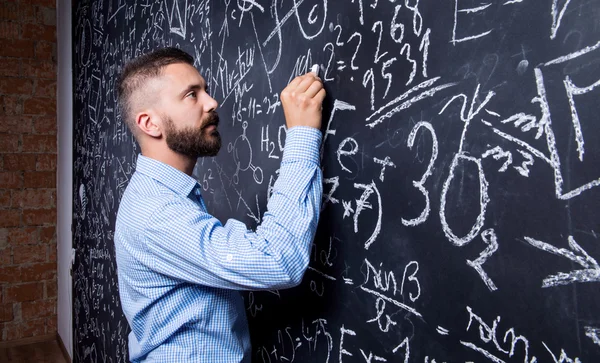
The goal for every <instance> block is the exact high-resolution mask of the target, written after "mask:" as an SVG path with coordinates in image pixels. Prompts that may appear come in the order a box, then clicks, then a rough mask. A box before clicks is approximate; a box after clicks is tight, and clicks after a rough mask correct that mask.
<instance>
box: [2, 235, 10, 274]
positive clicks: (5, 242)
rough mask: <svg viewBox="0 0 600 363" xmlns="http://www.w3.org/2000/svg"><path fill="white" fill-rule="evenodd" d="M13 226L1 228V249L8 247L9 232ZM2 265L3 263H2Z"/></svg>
mask: <svg viewBox="0 0 600 363" xmlns="http://www.w3.org/2000/svg"><path fill="white" fill-rule="evenodd" d="M10 230H11V228H0V249H3V248H6V247H8V232H9V231H10ZM0 266H2V264H1V263H0Z"/></svg>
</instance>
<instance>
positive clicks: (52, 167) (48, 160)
mask: <svg viewBox="0 0 600 363" xmlns="http://www.w3.org/2000/svg"><path fill="white" fill-rule="evenodd" d="M35 170H37V171H56V154H38V155H37V162H36V164H35Z"/></svg>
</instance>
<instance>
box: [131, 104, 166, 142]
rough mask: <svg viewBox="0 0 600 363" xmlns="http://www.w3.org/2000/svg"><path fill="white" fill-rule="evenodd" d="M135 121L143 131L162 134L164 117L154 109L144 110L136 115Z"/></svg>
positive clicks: (154, 134)
mask: <svg viewBox="0 0 600 363" xmlns="http://www.w3.org/2000/svg"><path fill="white" fill-rule="evenodd" d="M135 123H136V124H137V127H138V128H139V129H140V130H141V132H142V133H144V134H146V135H148V136H152V137H161V136H162V119H161V118H160V116H158V114H157V113H156V112H155V111H153V110H144V111H141V112H139V113H138V114H137V115H136V116H135Z"/></svg>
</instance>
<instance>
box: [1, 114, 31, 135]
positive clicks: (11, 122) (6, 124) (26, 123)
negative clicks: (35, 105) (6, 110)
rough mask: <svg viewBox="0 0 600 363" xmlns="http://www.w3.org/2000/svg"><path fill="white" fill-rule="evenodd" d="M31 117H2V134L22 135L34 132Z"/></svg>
mask: <svg viewBox="0 0 600 363" xmlns="http://www.w3.org/2000/svg"><path fill="white" fill-rule="evenodd" d="M32 125H33V119H32V118H31V116H0V132H8V133H14V134H21V133H25V132H31V131H32V130H33V128H32Z"/></svg>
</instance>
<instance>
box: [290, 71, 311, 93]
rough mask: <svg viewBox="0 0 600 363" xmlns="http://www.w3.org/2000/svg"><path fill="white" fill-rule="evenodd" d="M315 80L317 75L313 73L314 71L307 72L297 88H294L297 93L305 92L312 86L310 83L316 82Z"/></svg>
mask: <svg viewBox="0 0 600 363" xmlns="http://www.w3.org/2000/svg"><path fill="white" fill-rule="evenodd" d="M314 80H315V75H314V74H312V73H307V74H305V75H303V76H302V81H301V82H300V84H299V85H298V86H297V87H296V89H295V90H294V92H296V93H304V92H306V90H307V89H308V87H310V85H311V84H312V83H313V82H314Z"/></svg>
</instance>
